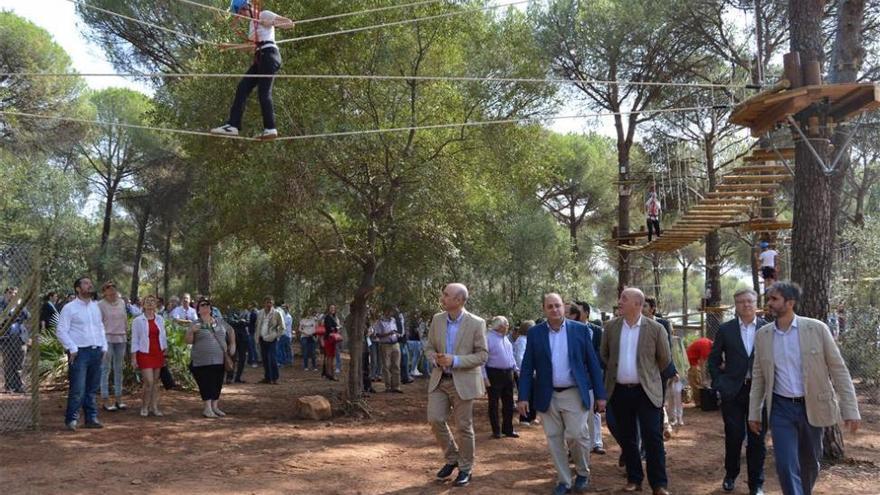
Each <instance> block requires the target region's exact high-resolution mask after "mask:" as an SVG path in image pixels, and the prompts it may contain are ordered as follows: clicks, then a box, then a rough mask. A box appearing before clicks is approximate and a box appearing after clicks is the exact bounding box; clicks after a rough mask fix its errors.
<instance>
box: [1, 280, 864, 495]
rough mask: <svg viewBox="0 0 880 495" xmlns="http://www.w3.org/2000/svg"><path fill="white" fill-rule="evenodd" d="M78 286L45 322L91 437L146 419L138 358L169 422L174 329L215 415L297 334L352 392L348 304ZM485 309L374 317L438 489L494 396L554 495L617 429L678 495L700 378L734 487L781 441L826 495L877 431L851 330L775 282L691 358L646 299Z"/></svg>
mask: <svg viewBox="0 0 880 495" xmlns="http://www.w3.org/2000/svg"><path fill="white" fill-rule="evenodd" d="M73 287H74V293H75V297H74V298H73V299H69V298H68V300H66V301H65V302H64V303H63V304H59V301H58V295H57V294H56V293H54V292H53V293H49V294H48V295H47V296H46V299H45V304H44V305H43V307H42V309H41V311H40V326H41V328H48V327H50V326H55V327H56V335H57V338H58V341H59V342H60V343H61V345H62V346H63V347H64V349H65V350H66V352H67V354H68V363H69V364H68V369H69V381H70V388H69V393H68V401H67V409H66V412H65V425H66V427H67V428H68V429H70V430H76V429H77V428H78V427H79V426H80V425H81V423H80V420H81V419H82V426H83V427H85V428H101V427H102V423H101V422H100V421H99V419H98V410H99V404H98V399H97V397H98V394H99V393H100V398H101V401H102V403H103V404H102V405H101V407H102V408H103V409H104V410H105V411H118V410H124V409H127V408H128V406H127V405H126V404H125V402H124V401H123V399H122V398H123V380H122V377H123V369H124V366H125V362H126V354H129V353H130V360H129V361H130V363H131V365H132V367H133V368H135V369H136V370H137V371H138V373H139V375H140V377H141V379H142V382H143V386H142V394H143V396H142V400H141V408H140V415H141V416H144V417H146V416H150V415H153V416H157V417H159V416H163V413H162V411H161V409H160V404H159V402H160V400H159V399H160V390H161V387H160V384H161V382H162V381H164V377H163V376H162V374H163V371H166V370H167V368H166V364H167V363H166V352H167V350H168V345H169V344H168V341H169V338H168V337H169V332H170V331H171V328H172V327H175V328H177V329H179V330H176V331H182V332H183V334H184V338H183V340H184V342H185V343H186V344H189V345H191V351H190V356H191V362H190V364H189V371H190V372H191V373H192V375H193V377H194V379H195V381H196V383H197V385H198V389H199V394H200V396H201V399H202V400H203V402H204V409H203V411H202V415H203V416H204V417H205V418H211V419H214V418H218V417H223V416H225V415H226V413H225V412H224V411H223V410H222V409H221V408H220V403H219V401H220V395H221V392H222V388H223V385H224V384H229V383H244V382H245V380H244V379H243V372H244V370H245V367H246V365H248V364H249V365H250V366H251V367H254V368H256V367H259V366H260V364H262V367H263V370H262V371H263V378H262V379H261V380H260V383H263V384H268V385H274V384H277V383H278V380H279V378H280V368H282V367H290V366H295V364H294V359H293V356H294V353H293V342H294V337H295V336H296V338H297V339H298V342H299V348H300V354H301V356H302V369H303V370H305V371H317V369H318V366H317V362H318V361H319V360H320V361H321V369H322V377H323V378H326V379H328V380H337V377H336V375H338V374H339V373H340V372H341V357H340V351H341V350H342V348H343V342H344V336H343V333H344V329H343V325H342V322H341V321H340V318H339V315H338V313H337V308H336V306H335V305H333V304H330V305H328V306H327V308H326V309H325V310H324V311H323V312H319V311H306V312H304V313H303V314H302V316H301V318H300V319H299V321H298V324H297V325H296V329H295V330H294V318H293V316H292V315H291V313H290V310H289V307H288V306H287V305H286V304H283V303H282V304H281V305H280V307H279V306H276V304H275V300H274V299H273V298H272V297H266V298H264V300H263V304H262V306H260V307H258V305H257V304H256V302H254V303H252V304H251V305H250V307H249V308H248V309H246V310H241V311H236V310H228V311H227V314H226V315H225V316H224V315H222V314H221V312H220V310H219V309H218V308H217V307H216V306H215V305H214V304H213V303H212V301H211V300H210V298H208V297H204V296H197V297H196V298H192V297H191V296H190V295H189V294H182V295H181V297H180V298H177V297H172V298H170V300H169V302H168V305H167V306H166V305H165V303H164V301H163V300H162V299H160V298H158V297H156V296H152V295H150V296H146V297H144V298H143V300H142V301H138V300H133V301H127V300H126V299H124V298H123V297H122V296H121V295H120V294H119V292H118V290H117V288H116V284H115V283H114V282H112V281H108V282H105V283H103V284H102V285H101V287H100V291H96V290H95V287H94V285H93V283H92V281H91V280H90V279H89V278H85V277H83V278H80V279H78V280H76V281H75V282H74V284H73ZM98 293H100V295H101V297H100V299H98V298H97V297H96V296H97V295H98ZM16 296H17V289H16V288H14V287H11V288H7V289H6V290H5V292H4V297H3V299H2V301H0V310H6V314H14V315H15V321H14V322H13V324H12V325H11V327H10V328H11V330H10V331H8V332H7V333H6V334H5V335H3V336H2V339H5V340H3V341H0V343H5V342H6V341H8V340H9V339H12V338H15V339H18V340H16V346H17V347H16V346H8V345H6V346H3V351H4V354H3V362H4V372H5V384H6V387H7V389H11V390H12V391H16V390H20V388H21V386H22V385H21V377H20V374H19V372H20V367H21V363H20V357H19V356H18V354H14V353H12V352H10V351H9V348H11V347H15V348H18V349H22V348H23V347H22V346H23V345H26V342H27V341H28V339H29V336H28V332H27V325H26V322H27V320H28V319H29V318H30V315H29V314H28V313H27V311H26V309H24V308H19V310H18V311H17V312H14V313H10V311H9V310H10V309H11V308H13V306H14V305H15V304H16V301H18V300H17V299H16ZM468 297H469V295H468V289H467V288H466V287H465V286H464V285H462V284H458V283H453V284H449V285H447V286H446V287H445V288H444V290H443V292H442V294H441V296H440V303H441V306H442V307H443V312H441V313H437V314H433V315H432V314H431V313H428V312H415V313H414V314H413V315H412V317H410V315H409V314H408V313H406V312H404V311H402V310H401V308H400V307H399V306H392V305H386V306H384V307H383V308H382V309H381V312H371V313H370V315H369V318H368V323H367V328H366V332H365V336H364V338H365V341H364V343H365V345H364V351H363V352H364V354H363V370H362V371H363V380H364V390H365V392H367V393H375V392H376V390H375V388H374V384H375V383H377V382H381V383H382V384H383V386H384V392H386V393H392V394H393V393H404V392H403V389H402V388H401V385H402V384H405V383H411V382H412V381H413V380H414V378H418V377H421V376H424V377H426V378H427V382H428V383H427V390H428V397H427V399H428V401H427V419H428V423H429V424H430V426H431V429H432V431H433V433H434V436H435V438H436V440H437V442H438V445H439V446H440V447H441V449H442V451H443V458H444V465H443V467H442V468H441V469H440V470H439V472H438V473H437V478H439V479H447V478H449V477H450V476H452V474H453V473H454V472H455V471H456V470H458V474H457V476H456V478H455V480H454V484H455V485H457V486H463V485H467V484H468V483H469V482H470V480H471V475H472V472H473V469H474V459H475V455H474V451H475V448H476V438H475V435H474V427H473V424H474V414H473V407H474V406H473V404H474V402H473V401H474V400H475V399H477V398H479V397H483V396H484V395H486V394H488V418H487V422H488V423H489V426H490V427H491V431H492V438H493V439H503V438H516V437H518V436H519V433H518V432H517V431H516V428H515V426H514V425H515V423H514V419H515V418H514V416H515V414H516V413H518V416H519V418H518V422H517V424H518V425H519V426H520V427H528V426H531V425H533V424H540V425H542V426H543V430H544V433H545V437H546V441H547V446H548V450H549V453H550V457H551V459H552V460H553V464H554V466H555V468H556V472H557V485H556V487H555V489H554V491H553V493H554V494H562V493H570V492H572V491H574V492H584V491H586V490H587V489H588V487H589V485H590V470H589V460H590V455H591V454H598V455H602V454H605V453H606V450H605V444H604V442H603V438H602V426H601V425H602V420H603V417H604V420H605V422H606V423H607V427H608V430H609V432H610V433H611V435H612V437H613V438H614V440H615V441H616V442H617V444H618V445H619V446H620V450H621V454H620V458H619V465H620V466H621V467H622V468H624V469H625V472H626V477H627V483H626V485H625V486H624V487H623V491H624V492H635V491H640V490H641V489H642V485H643V482H644V479H645V478H647V481H648V484H649V485H650V488H651V490H652V491H653V493H654V494H655V495H663V494H667V493H669V491H668V488H667V487H668V485H669V480H668V478H667V474H666V456H665V448H664V442H665V441H668V440H669V439H670V437H671V435H672V433H673V427H674V426H679V427H680V426H683V425H684V409H683V405H682V402H683V399H682V395H683V394H682V392H683V390H684V389H685V388H686V385H685V384H686V383H688V384H689V385H690V389H691V390H690V392H691V396H692V398H693V401H694V402H695V404H696V405H697V406H698V407H702V408H704V409H710V408H711V406H713V405H717V403H718V402H719V400H720V408H721V413H722V418H723V429H724V434H725V454H724V461H723V462H724V468H725V476H724V479H723V480H722V484H721V486H722V489H723V490H724V491H726V492H730V491H733V490H734V489H735V484H736V480H737V478H738V477H739V474H740V457H741V450H742V444H743V443H746V464H747V484H748V488H749V493H750V494H762V493H763V484H764V472H763V465H764V460H765V456H766V447H765V436H766V433H767V431H768V429H769V431H770V433H771V434H772V437H773V442H774V446H775V448H774V454H775V458H776V471H777V475H778V478H779V482H780V485H781V486H782V490H783V493H785V494H786V495H800V494H808V493H810V492H811V490H812V486H813V484H814V483H815V480H816V477H817V475H818V469H819V458H820V456H821V451H822V449H821V441H822V434H821V433H822V428H823V427H827V426H831V425H834V424H837V423H838V422H839V421H841V420H843V421H845V423H846V424H847V426H848V427H849V428H850V429H851V430H852V431H855V430H856V429H857V428H858V426H859V421H860V417H859V411H858V405H857V402H856V397H855V392H854V388H853V385H852V380H851V378H850V375H849V372H848V370H847V367H846V364H845V363H844V361H843V359H842V357H841V355H840V352H839V350H838V348H837V344H836V342H835V340H834V335H833V334H832V332H831V330H829V327H828V326H827V325H826V324H825V323H823V322H820V321H818V320H813V319H810V318H806V317H802V316H798V315H796V314H795V313H794V307H795V305H796V304H797V302H798V301H799V300H800V298H801V290H800V288H799V287H798V286H797V285H796V284H793V283H789V282H775V283H774V284H773V285H772V286H771V287H770V288H769V289H768V290H767V292H766V297H767V311H766V313H765V315H764V317H762V316H761V315H759V314H758V313H759V311H758V295H757V294H756V293H755V291H753V290H751V289H744V290H740V291H737V292H736V293H735V294H734V304H735V318H734V319H732V320H730V321H728V322H725V323H724V324H722V325H721V326H720V328H719V329H718V332H717V334H716V335H715V337H714V340H710V339H708V338H705V337H703V338H699V339H696V340H695V341H694V342H692V343H691V344H690V345H689V346H688V347H687V349H686V350H685V348H684V345H683V342H682V339H681V337H680V336H675V335H674V332H673V330H672V326H671V325H670V323H669V322H668V321H667V320H664V319H663V318H660V317H659V315H658V313H657V303H656V301H655V300H654V299H653V298H651V297H646V296H645V295H644V294H643V293H642V292H641V291H640V290H639V289H636V288H627V289H625V290H623V291H622V293H621V294H620V297H619V300H618V306H617V307H615V314H614V316H613V317H605V315H604V314H603V318H602V319H600V320H593V321H591V320H590V319H589V318H590V314H591V311H592V310H591V308H590V305H589V304H588V303H586V302H584V301H580V300H572V301H569V302H565V300H564V299H563V297H562V296H561V295H560V294H557V293H547V294H545V295H544V296H543V298H542V301H541V302H542V314H541V315H540V317H539V318H537V319H536V320H526V321H521V322H517V323H516V324H514V325H511V322H510V321H509V320H508V319H507V317H505V316H501V315H499V316H495V317H492V318H490V319H489V322H488V324H487V322H486V320H484V319H482V318H480V317H479V316H477V315H474V314H472V313H470V312H469V311H467V310H466V309H465V305H466V303H467V301H468ZM536 316H537V315H536ZM765 317H766V320H765V319H764V318H765ZM511 328H513V332H512V333H511V332H510V330H511ZM22 353H23V351H22ZM16 366H17V367H18V368H19V370H16V369H15V367H16ZM296 366H298V364H296ZM111 375H112V377H113V389H112V390H113V396H112V397H111V395H110V377H111ZM682 376H686V380H685V379H684V378H682ZM16 379H17V380H16ZM515 394H516V399H515V398H514V395H515ZM81 410H82V411H83V412H84V416H80V411H81ZM450 415H451V416H453V417H454V432H453V429H452V428H450V425H449V421H448V420H449V416H450ZM643 461H644V462H645V464H644V465H643ZM572 464H573V466H574V469H573V471H572Z"/></svg>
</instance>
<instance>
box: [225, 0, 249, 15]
mask: <svg viewBox="0 0 880 495" xmlns="http://www.w3.org/2000/svg"><path fill="white" fill-rule="evenodd" d="M248 4H250V2H249V1H248V0H230V2H229V11H230V12H232V13H233V14H237V13H238V11H239V10H241V9H242V8H243V7H244V6H245V5H248Z"/></svg>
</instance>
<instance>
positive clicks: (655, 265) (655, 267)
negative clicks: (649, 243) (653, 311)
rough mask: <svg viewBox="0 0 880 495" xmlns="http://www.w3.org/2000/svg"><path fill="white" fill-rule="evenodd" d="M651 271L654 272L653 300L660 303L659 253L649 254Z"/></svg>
mask: <svg viewBox="0 0 880 495" xmlns="http://www.w3.org/2000/svg"><path fill="white" fill-rule="evenodd" d="M651 271H652V272H653V274H654V300H656V301H657V305H660V253H653V254H651Z"/></svg>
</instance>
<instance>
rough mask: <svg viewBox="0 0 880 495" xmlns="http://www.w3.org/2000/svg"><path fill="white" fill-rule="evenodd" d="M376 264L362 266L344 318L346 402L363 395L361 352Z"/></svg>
mask: <svg viewBox="0 0 880 495" xmlns="http://www.w3.org/2000/svg"><path fill="white" fill-rule="evenodd" d="M377 270H378V264H377V263H376V261H375V260H370V261H369V262H368V263H366V264H365V265H363V266H362V270H361V282H360V285H359V286H358V288H357V290H356V291H355V293H354V298H352V301H351V304H350V305H349V309H350V313H349V315H348V318H346V326H347V330H348V339H349V341H348V349H349V353H350V354H351V359H349V367H348V389H347V391H348V400H349V401H352V402H354V401H358V400H360V399H361V398H363V395H364V380H363V375H362V373H363V365H364V362H363V352H364V340H365V339H364V335H365V330H366V328H367V303H368V302H369V300H370V297H371V296H372V295H373V291H374V290H375V289H376V272H377Z"/></svg>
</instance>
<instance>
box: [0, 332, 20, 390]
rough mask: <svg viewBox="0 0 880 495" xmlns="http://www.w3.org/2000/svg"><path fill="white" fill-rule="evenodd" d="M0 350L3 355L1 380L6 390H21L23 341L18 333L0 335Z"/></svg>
mask: <svg viewBox="0 0 880 495" xmlns="http://www.w3.org/2000/svg"><path fill="white" fill-rule="evenodd" d="M0 352H2V355H3V381H4V383H5V387H6V390H8V391H10V392H23V391H24V387H23V384H22V381H21V374H20V372H21V367H22V364H23V363H24V343H23V342H22V341H21V338H20V337H19V336H18V335H5V336H3V337H0Z"/></svg>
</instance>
